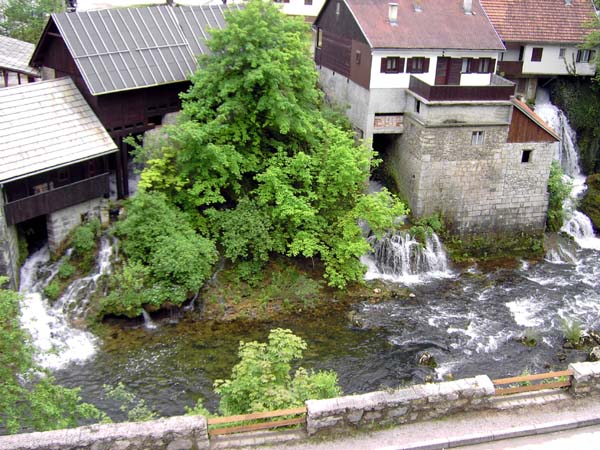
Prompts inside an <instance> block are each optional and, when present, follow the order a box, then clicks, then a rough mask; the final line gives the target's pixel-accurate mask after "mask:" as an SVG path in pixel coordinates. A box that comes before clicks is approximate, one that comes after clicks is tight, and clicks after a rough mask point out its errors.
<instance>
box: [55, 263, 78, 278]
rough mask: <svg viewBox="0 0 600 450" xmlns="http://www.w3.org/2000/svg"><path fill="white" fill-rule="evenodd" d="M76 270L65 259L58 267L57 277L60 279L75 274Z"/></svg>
mask: <svg viewBox="0 0 600 450" xmlns="http://www.w3.org/2000/svg"><path fill="white" fill-rule="evenodd" d="M76 270H77V269H75V266H73V265H72V264H70V263H69V262H68V261H65V262H63V263H62V264H61V265H60V267H59V268H58V277H59V278H60V279H61V280H66V279H68V278H71V277H72V276H73V275H74V274H75V272H76Z"/></svg>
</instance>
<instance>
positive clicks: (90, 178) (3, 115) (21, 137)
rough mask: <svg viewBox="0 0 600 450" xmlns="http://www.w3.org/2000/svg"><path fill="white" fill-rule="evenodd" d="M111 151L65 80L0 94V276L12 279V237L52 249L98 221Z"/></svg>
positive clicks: (14, 247) (15, 254) (95, 121)
mask: <svg viewBox="0 0 600 450" xmlns="http://www.w3.org/2000/svg"><path fill="white" fill-rule="evenodd" d="M116 152H117V147H116V145H115V143H114V142H113V141H112V139H111V138H110V136H109V135H108V133H107V132H106V130H105V129H104V127H102V124H101V123H100V121H99V120H98V118H97V117H96V115H95V114H94V113H93V111H92V110H91V108H90V107H89V105H88V104H87V102H86V101H85V99H84V98H83V96H82V95H81V93H80V92H79V91H78V89H77V87H76V86H75V84H74V83H73V82H72V81H71V80H70V79H69V78H60V79H55V80H49V81H41V82H38V83H33V84H27V85H21V86H14V87H8V88H5V89H1V90H0V160H1V161H2V164H1V165H0V275H7V276H8V277H9V279H10V280H11V285H12V287H16V284H17V278H18V267H17V262H18V260H19V250H18V247H19V246H18V245H17V240H18V238H19V237H21V238H23V239H27V240H29V244H32V245H33V244H34V243H33V242H32V241H33V240H34V239H36V237H37V238H41V239H43V240H45V239H48V243H49V246H50V249H51V250H55V249H56V248H58V246H59V245H60V244H61V242H62V241H63V240H64V239H65V237H66V236H67V235H68V233H69V231H71V230H72V229H73V228H74V227H75V226H76V225H78V224H79V223H81V221H82V220H83V219H85V218H86V217H89V216H91V215H99V214H100V210H101V209H102V207H103V205H105V204H106V202H107V200H106V199H105V197H107V196H108V194H109V168H110V166H111V164H113V165H114V161H110V158H111V157H114V153H116Z"/></svg>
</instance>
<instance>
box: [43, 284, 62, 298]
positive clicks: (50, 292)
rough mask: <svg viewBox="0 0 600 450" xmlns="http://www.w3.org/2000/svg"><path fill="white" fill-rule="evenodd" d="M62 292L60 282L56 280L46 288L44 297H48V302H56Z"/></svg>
mask: <svg viewBox="0 0 600 450" xmlns="http://www.w3.org/2000/svg"><path fill="white" fill-rule="evenodd" d="M61 290H62V289H61V286H60V282H59V281H58V280H56V279H54V280H52V281H51V282H50V283H48V285H47V286H46V287H45V288H44V296H46V297H47V298H48V300H51V301H54V300H56V299H57V298H58V296H59V295H60V292H61Z"/></svg>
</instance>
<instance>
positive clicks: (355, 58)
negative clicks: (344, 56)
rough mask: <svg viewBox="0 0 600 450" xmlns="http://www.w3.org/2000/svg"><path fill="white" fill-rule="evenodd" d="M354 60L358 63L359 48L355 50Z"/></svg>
mask: <svg viewBox="0 0 600 450" xmlns="http://www.w3.org/2000/svg"><path fill="white" fill-rule="evenodd" d="M354 62H356V64H360V50H356V53H355V54H354Z"/></svg>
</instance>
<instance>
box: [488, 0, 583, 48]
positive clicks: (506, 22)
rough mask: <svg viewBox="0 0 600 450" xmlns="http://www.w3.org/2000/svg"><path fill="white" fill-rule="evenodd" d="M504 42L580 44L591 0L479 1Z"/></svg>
mask: <svg viewBox="0 0 600 450" xmlns="http://www.w3.org/2000/svg"><path fill="white" fill-rule="evenodd" d="M481 3H482V4H483V7H484V8H485V11H486V12H487V14H488V16H489V18H490V20H491V21H492V23H493V24H494V27H496V30H497V31H498V34H500V37H501V38H502V40H504V41H505V42H556V43H562V42H564V43H570V42H573V43H580V42H583V40H584V37H585V35H586V34H587V33H588V32H589V30H588V29H586V28H585V27H584V26H583V25H584V24H585V23H586V22H588V21H589V20H590V19H591V18H592V17H593V15H594V7H593V5H592V0H571V5H567V4H566V1H565V0H481Z"/></svg>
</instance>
